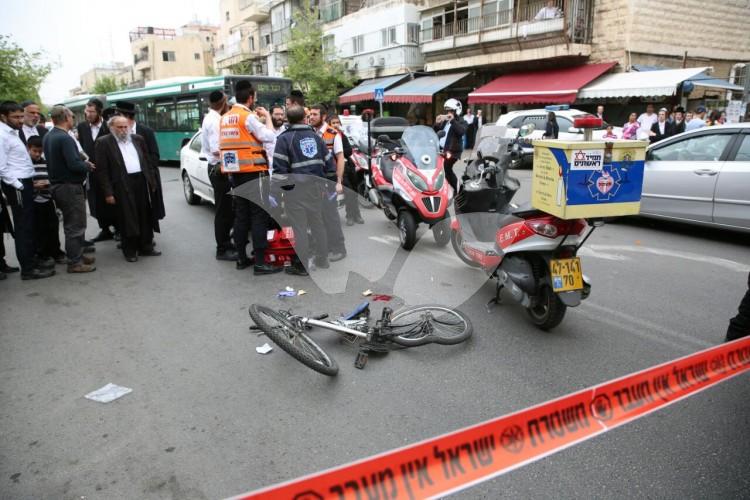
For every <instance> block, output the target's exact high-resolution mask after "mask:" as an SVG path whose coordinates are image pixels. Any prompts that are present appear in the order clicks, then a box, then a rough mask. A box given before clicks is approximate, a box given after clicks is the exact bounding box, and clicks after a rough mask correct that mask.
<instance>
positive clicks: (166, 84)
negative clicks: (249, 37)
mask: <svg viewBox="0 0 750 500" xmlns="http://www.w3.org/2000/svg"><path fill="white" fill-rule="evenodd" d="M238 80H249V81H250V82H251V83H252V84H253V87H255V89H256V90H257V93H258V101H257V102H258V105H260V106H263V107H265V108H266V109H269V110H270V108H271V106H272V105H275V104H280V105H283V104H284V99H285V98H286V97H287V96H288V95H289V92H290V91H291V89H292V81H291V80H289V79H288V78H276V77H270V76H255V75H232V76H207V77H185V78H172V79H168V80H165V81H161V82H160V81H155V82H151V83H150V84H147V86H145V87H142V88H137V89H127V90H120V91H117V92H112V93H109V94H107V95H106V96H101V95H98V96H97V95H82V96H76V97H72V98H70V99H68V100H66V101H65V102H64V104H65V105H66V106H67V107H68V108H70V109H71V110H72V111H73V113H74V114H75V115H76V119H77V120H78V121H80V120H84V119H85V118H84V114H83V110H84V108H85V106H86V103H87V102H88V101H89V99H91V98H92V97H98V98H99V99H101V100H102V102H103V103H104V107H105V108H106V107H108V106H113V105H114V103H115V102H117V101H130V102H132V103H134V104H135V106H136V112H137V114H136V121H137V122H138V123H143V124H144V125H147V126H149V127H151V128H152V129H154V132H156V141H157V142H158V144H159V152H160V154H161V159H162V160H172V161H179V159H180V149H181V148H182V144H183V143H184V140H185V139H186V138H190V137H192V136H193V134H195V132H197V131H198V129H199V128H200V126H201V121H202V120H203V116H204V115H205V114H206V112H207V111H208V95H209V94H210V93H211V92H213V91H214V90H223V91H224V92H225V93H226V94H227V95H229V96H232V95H234V90H233V89H234V84H235V82H237V81H238Z"/></svg>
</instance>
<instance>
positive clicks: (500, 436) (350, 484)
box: [234, 337, 750, 500]
mask: <svg viewBox="0 0 750 500" xmlns="http://www.w3.org/2000/svg"><path fill="white" fill-rule="evenodd" d="M748 370H750V337H745V338H743V339H739V340H736V341H734V342H731V343H727V344H723V345H721V346H718V347H713V348H710V349H706V350H704V351H701V352H698V353H695V354H692V355H690V356H686V357H684V358H680V359H677V360H675V361H671V362H668V363H664V364H661V365H658V366H655V367H653V368H649V369H646V370H642V371H639V372H637V373H633V374H631V375H627V376H625V377H622V378H619V379H616V380H613V381H611V382H606V383H604V384H600V385H597V386H594V387H591V388H589V389H584V390H582V391H579V392H576V393H574V394H570V395H568V396H563V397H561V398H558V399H555V400H552V401H549V402H546V403H542V404H540V405H537V406H534V407H531V408H528V409H525V410H521V411H519V412H516V413H512V414H510V415H506V416H503V417H499V418H496V419H493V420H489V421H487V422H484V423H481V424H478V425H475V426H472V427H468V428H465V429H461V430H458V431H455V432H451V433H449V434H445V435H442V436H439V437H435V438H431V439H427V440H425V441H422V442H420V443H416V444H413V445H410V446H406V447H404V448H400V449H397V450H393V451H388V452H385V453H382V454H380V455H376V456H373V457H370V458H366V459H363V460H360V461H358V462H354V463H351V464H348V465H343V466H340V467H337V468H334V469H330V470H327V471H323V472H319V473H316V474H311V475H309V476H305V477H302V478H299V479H295V480H292V481H289V482H286V483H282V484H278V485H275V486H270V487H268V488H263V489H261V490H257V491H253V492H251V493H248V494H245V495H239V496H237V497H234V498H235V499H250V498H252V499H258V498H274V499H277V498H278V499H294V500H320V499H324V498H334V499H349V498H351V499H360V498H381V499H395V498H410V499H413V498H425V497H434V496H438V495H445V494H447V493H451V492H455V491H458V490H461V489H464V488H467V487H469V486H471V485H473V484H477V483H480V482H482V481H486V480H487V479H490V478H492V477H495V476H498V475H500V474H503V473H504V472H507V471H510V470H513V469H515V468H518V467H521V466H522V465H525V464H527V463H530V462H533V461H535V460H539V459H540V458H542V457H545V456H547V455H550V454H552V453H555V452H557V451H560V450H562V449H564V448H567V447H569V446H572V445H574V444H576V443H579V442H581V441H585V440H587V439H590V438H592V437H594V436H596V435H598V434H601V433H604V432H607V431H608V430H610V429H612V428H614V427H617V426H619V425H622V424H625V423H627V422H631V421H633V420H635V419H637V418H639V417H642V416H643V415H646V414H648V413H650V412H652V411H655V410H658V409H661V408H663V407H665V406H667V405H669V404H671V403H674V402H676V401H679V400H680V399H683V398H685V397H687V396H690V395H692V394H695V393H696V392H699V391H701V390H703V389H706V388H708V387H711V386H712V385H715V384H717V383H719V382H721V381H723V380H726V379H728V378H731V377H734V376H736V375H739V374H741V373H743V372H746V371H748Z"/></svg>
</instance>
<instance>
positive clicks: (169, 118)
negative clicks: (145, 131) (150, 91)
mask: <svg viewBox="0 0 750 500" xmlns="http://www.w3.org/2000/svg"><path fill="white" fill-rule="evenodd" d="M148 124H149V126H150V127H152V128H154V129H156V130H175V129H176V126H175V125H176V124H175V106H174V101H172V99H165V100H163V101H157V102H156V103H154V105H153V107H151V108H150V109H149V112H148Z"/></svg>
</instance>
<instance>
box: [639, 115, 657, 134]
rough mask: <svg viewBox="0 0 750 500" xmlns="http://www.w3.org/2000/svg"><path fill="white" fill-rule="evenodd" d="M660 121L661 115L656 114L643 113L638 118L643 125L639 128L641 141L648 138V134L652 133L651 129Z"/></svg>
mask: <svg viewBox="0 0 750 500" xmlns="http://www.w3.org/2000/svg"><path fill="white" fill-rule="evenodd" d="M658 119H659V115H657V114H656V113H651V114H650V115H648V114H646V113H643V114H641V116H639V117H638V120H637V121H638V123H640V124H641V126H640V127H639V128H638V138H639V139H646V138H648V133H649V132H651V127H652V126H653V125H654V123H656V121H657V120H658Z"/></svg>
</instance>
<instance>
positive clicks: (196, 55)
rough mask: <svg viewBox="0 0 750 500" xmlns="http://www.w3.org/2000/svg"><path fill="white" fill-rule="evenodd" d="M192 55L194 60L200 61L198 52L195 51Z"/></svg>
mask: <svg viewBox="0 0 750 500" xmlns="http://www.w3.org/2000/svg"><path fill="white" fill-rule="evenodd" d="M193 57H194V58H195V60H196V61H200V60H201V55H200V54H199V53H197V52H196V53H195V54H193Z"/></svg>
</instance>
